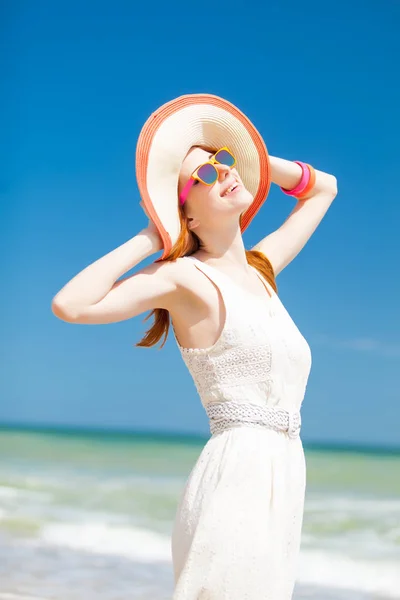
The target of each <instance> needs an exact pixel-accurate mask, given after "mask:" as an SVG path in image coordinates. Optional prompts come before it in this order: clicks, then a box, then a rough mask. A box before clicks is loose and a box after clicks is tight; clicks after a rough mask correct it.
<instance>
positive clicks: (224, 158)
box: [215, 150, 235, 167]
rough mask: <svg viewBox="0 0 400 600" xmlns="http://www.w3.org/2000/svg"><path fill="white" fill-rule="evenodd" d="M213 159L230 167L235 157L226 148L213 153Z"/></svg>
mask: <svg viewBox="0 0 400 600" xmlns="http://www.w3.org/2000/svg"><path fill="white" fill-rule="evenodd" d="M215 160H217V161H218V162H219V163H221V164H222V165H226V166H227V167H232V166H233V165H234V164H235V158H234V157H233V156H232V154H231V153H230V152H228V151H227V150H220V151H219V152H217V154H216V155H215Z"/></svg>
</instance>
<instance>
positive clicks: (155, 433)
mask: <svg viewBox="0 0 400 600" xmlns="http://www.w3.org/2000/svg"><path fill="white" fill-rule="evenodd" d="M3 431H21V432H22V431H26V432H29V431H32V432H34V431H37V432H40V433H43V434H46V433H49V434H52V433H57V434H60V435H67V436H68V435H71V436H74V435H76V436H80V435H83V436H88V437H90V436H93V437H96V436H106V437H114V436H115V437H117V438H118V437H121V438H122V437H127V438H132V437H138V438H143V439H149V440H150V439H159V440H165V441H175V442H177V443H179V441H181V442H182V443H191V442H193V443H195V444H196V443H206V442H207V440H208V439H209V437H210V435H208V434H202V433H196V432H188V431H178V430H175V431H172V430H163V429H159V430H157V429H144V428H143V429H141V428H139V429H133V428H129V427H106V426H104V427H99V426H90V425H76V424H68V423H67V424H59V423H31V422H30V423H22V422H11V421H3V422H2V421H0V432H3ZM303 446H304V449H310V450H312V449H314V450H321V451H323V450H327V451H336V452H355V453H362V454H394V455H400V445H395V444H387V445H385V444H365V443H362V444H360V443H357V442H354V443H352V442H347V443H343V442H341V441H329V442H321V441H316V440H307V441H304V440H303Z"/></svg>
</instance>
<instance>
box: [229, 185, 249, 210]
mask: <svg viewBox="0 0 400 600" xmlns="http://www.w3.org/2000/svg"><path fill="white" fill-rule="evenodd" d="M253 199H254V198H253V196H252V194H250V192H249V191H248V190H246V188H243V189H240V190H238V191H237V192H236V193H235V192H233V193H232V194H229V195H228V196H223V197H222V198H221V200H222V201H223V203H224V204H225V205H229V206H232V207H235V208H239V209H240V210H241V211H243V210H246V209H247V208H249V206H251V203H252V202H253Z"/></svg>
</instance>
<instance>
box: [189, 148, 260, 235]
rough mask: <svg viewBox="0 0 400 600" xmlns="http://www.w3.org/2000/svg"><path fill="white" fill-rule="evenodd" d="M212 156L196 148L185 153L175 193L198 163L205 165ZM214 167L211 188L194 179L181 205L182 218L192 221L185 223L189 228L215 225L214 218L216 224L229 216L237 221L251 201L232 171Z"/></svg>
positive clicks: (238, 178) (210, 153)
mask: <svg viewBox="0 0 400 600" xmlns="http://www.w3.org/2000/svg"><path fill="white" fill-rule="evenodd" d="M214 153H215V152H214V151H213V152H211V151H207V150H203V148H197V147H196V148H192V149H191V150H190V151H189V152H188V154H187V156H186V158H185V160H184V161H183V163H182V167H181V172H180V175H179V187H178V193H179V194H180V193H181V191H182V189H183V187H184V186H185V185H186V183H187V182H188V181H189V179H190V176H191V174H192V173H193V171H195V170H196V168H197V167H198V166H200V165H201V164H202V163H204V162H207V161H208V160H209V159H210V156H212V155H213V154H214ZM214 166H215V168H216V169H217V171H218V179H217V181H216V182H215V183H214V184H213V185H205V184H204V183H201V182H199V181H197V180H196V181H195V182H194V185H193V186H192V187H191V189H190V191H189V194H188V196H187V198H186V201H185V203H184V205H183V209H184V212H185V214H186V216H187V217H188V218H189V219H192V222H189V227H190V228H191V229H194V228H195V227H197V226H198V225H201V226H207V224H208V223H210V224H211V223H213V224H214V225H215V219H216V218H218V219H219V221H220V220H221V219H223V218H226V219H227V218H229V217H231V219H232V218H235V219H237V220H238V219H239V216H240V214H241V213H242V212H243V211H245V210H246V209H247V208H248V207H249V206H250V204H251V203H252V201H253V196H252V194H251V193H250V192H249V191H248V190H247V189H246V188H245V186H244V184H243V182H242V180H241V178H240V176H239V173H238V172H237V170H236V168H230V167H227V166H226V165H220V164H217V163H215V165H214ZM235 184H237V187H236V188H235V189H234V190H233V191H231V192H229V193H228V192H227V190H228V189H229V188H230V187H231V186H232V185H235ZM238 222H239V221H238Z"/></svg>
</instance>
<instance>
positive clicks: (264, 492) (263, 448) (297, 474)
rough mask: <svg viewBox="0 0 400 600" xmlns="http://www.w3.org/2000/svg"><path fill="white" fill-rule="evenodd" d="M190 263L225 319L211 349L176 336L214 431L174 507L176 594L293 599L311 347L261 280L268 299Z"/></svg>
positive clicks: (194, 598)
mask: <svg viewBox="0 0 400 600" xmlns="http://www.w3.org/2000/svg"><path fill="white" fill-rule="evenodd" d="M186 260H192V261H193V262H194V264H195V266H197V268H199V269H200V270H201V271H203V273H204V274H205V275H206V276H207V277H209V278H210V279H211V280H212V281H213V282H214V283H215V284H216V285H217V287H218V288H219V290H220V292H221V295H222V297H223V300H224V303H225V309H226V320H225V325H224V328H223V330H222V333H221V335H220V337H219V339H218V340H217V342H216V343H215V344H214V345H213V346H211V347H210V348H202V349H198V348H197V349H196V348H183V347H181V346H180V345H179V342H178V340H177V343H178V347H179V348H180V351H181V354H182V357H183V360H184V361H185V363H186V365H187V367H188V369H189V371H190V373H191V375H192V377H193V381H194V385H195V386H196V389H197V391H198V393H199V396H200V400H201V402H202V404H203V406H204V408H205V410H206V412H207V414H208V416H209V418H210V428H211V433H212V434H213V435H212V437H211V438H210V439H209V441H208V442H207V444H206V445H205V447H204V448H203V450H202V452H201V454H200V456H199V459H198V460H197V462H196V464H195V465H194V467H193V469H192V471H191V473H190V475H189V478H188V481H187V483H186V485H185V488H184V490H183V492H182V495H181V498H180V502H179V506H178V509H177V513H176V518H175V523H174V528H173V532H172V558H173V564H174V574H175V591H174V596H173V600H200V599H202V600H205V599H207V600H228V599H229V600H246V599H248V600H289V599H290V598H291V597H292V593H293V588H294V584H295V578H296V565H297V559H298V553H299V548H300V536H301V525H302V517H303V504H304V493H305V460H304V452H303V447H302V443H301V439H300V437H299V432H300V425H301V418H300V408H301V404H302V402H303V399H304V394H305V390H306V385H307V380H308V376H309V372H310V369H311V353H310V348H309V346H308V344H307V342H306V340H305V339H304V337H303V336H302V335H301V333H300V331H299V330H298V328H297V327H296V325H295V323H294V322H293V320H292V319H291V317H290V316H289V314H288V312H287V311H286V309H285V308H284V306H283V304H282V303H281V301H280V299H279V297H278V296H277V295H276V294H275V292H274V290H273V289H272V288H271V287H270V286H269V284H268V283H267V282H266V281H265V280H264V279H263V278H261V276H260V279H261V280H262V281H263V283H264V285H265V286H266V287H267V289H268V290H269V291H270V294H272V297H270V296H269V295H268V292H267V290H265V297H264V298H263V297H261V296H254V295H251V294H249V293H247V292H246V291H245V290H241V289H240V288H238V287H237V286H236V285H235V284H234V283H233V282H231V281H230V280H229V278H228V277H227V276H225V275H223V274H222V273H220V272H219V271H217V269H214V268H212V267H210V266H208V265H205V264H204V263H202V262H201V261H199V260H197V259H195V258H193V257H187V258H186Z"/></svg>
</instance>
